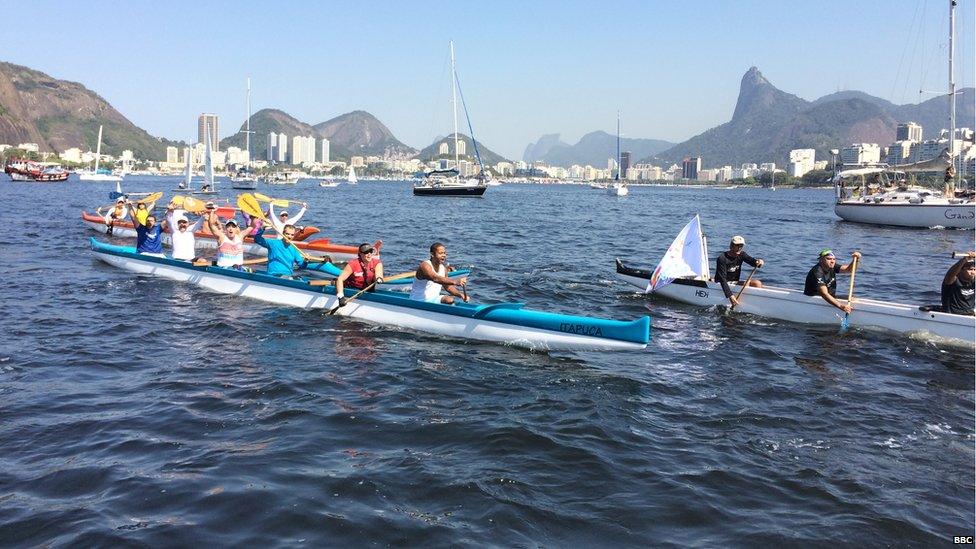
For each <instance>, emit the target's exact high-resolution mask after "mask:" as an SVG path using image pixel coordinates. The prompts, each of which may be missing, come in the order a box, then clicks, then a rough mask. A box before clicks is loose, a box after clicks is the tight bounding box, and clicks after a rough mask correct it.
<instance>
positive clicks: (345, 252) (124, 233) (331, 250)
mask: <svg viewBox="0 0 976 549" xmlns="http://www.w3.org/2000/svg"><path fill="white" fill-rule="evenodd" d="M234 213H235V212H234V210H233V208H224V207H221V208H217V215H218V216H220V217H222V218H226V217H229V216H233V215H234ZM81 218H82V221H83V222H84V224H85V226H86V227H88V228H89V229H91V230H93V231H97V232H99V233H103V234H104V233H105V232H106V231H107V230H108V228H107V227H106V226H105V219H104V218H102V217H101V216H98V215H96V214H90V213H87V212H82V214H81ZM194 234H195V235H196V247H197V248H198V249H211V250H215V249H217V239H216V238H214V236H213V235H212V234H210V233H208V232H203V231H197V232H196V233H194ZM112 236H115V237H118V238H135V236H136V231H135V229H134V228H133V227H132V223H131V222H129V221H121V222H116V223H115V226H114V228H113V230H112ZM265 237H266V238H276V237H275V236H273V235H268V234H265ZM162 238H163V245H164V246H171V245H172V244H171V242H170V234H169V233H163V235H162ZM377 244H378V245H377V246H376V247H377V248H381V247H382V243H379V242H377ZM295 246H296V247H298V249H300V250H301V251H303V252H305V253H307V254H308V255H311V256H315V257H321V256H325V255H327V256H329V257H331V258H332V260H333V261H349V260H350V259H354V258H356V257H358V252H359V249H358V248H357V247H356V246H345V245H342V244H332V243H331V241H330V240H329V239H328V238H318V239H315V240H310V241H308V242H301V241H296V242H295ZM244 253H246V254H251V255H259V256H263V255H268V250H266V249H265V248H263V247H261V246H258V245H257V244H255V243H254V239H253V238H251V237H247V238H245V239H244Z"/></svg>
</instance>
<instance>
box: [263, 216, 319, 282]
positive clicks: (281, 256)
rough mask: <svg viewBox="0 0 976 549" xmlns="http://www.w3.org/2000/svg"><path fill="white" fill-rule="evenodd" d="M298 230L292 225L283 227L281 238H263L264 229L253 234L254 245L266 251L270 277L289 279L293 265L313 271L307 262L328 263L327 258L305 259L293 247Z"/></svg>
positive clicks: (292, 273) (293, 270) (293, 269)
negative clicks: (293, 240)
mask: <svg viewBox="0 0 976 549" xmlns="http://www.w3.org/2000/svg"><path fill="white" fill-rule="evenodd" d="M296 232H298V229H296V228H295V226H294V225H285V226H284V227H282V228H281V233H280V234H281V238H265V237H264V227H261V228H260V229H258V231H257V232H256V233H254V243H255V244H257V245H258V246H261V247H263V248H265V249H267V250H268V270H267V274H269V275H271V276H280V277H287V278H291V277H293V276H294V275H295V265H296V264H297V265H298V268H299V269H309V268H312V269H315V267H309V264H308V263H309V261H315V262H318V263H327V262H329V258H328V257H307V256H304V255H302V252H301V251H300V250H299V249H298V248H297V247H296V246H295V243H294V242H292V239H293V238H294V237H295V233H296Z"/></svg>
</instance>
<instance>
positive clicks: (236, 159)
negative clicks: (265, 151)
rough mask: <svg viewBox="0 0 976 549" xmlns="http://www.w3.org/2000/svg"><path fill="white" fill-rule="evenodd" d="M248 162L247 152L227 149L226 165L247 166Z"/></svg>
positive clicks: (235, 148) (236, 148)
mask: <svg viewBox="0 0 976 549" xmlns="http://www.w3.org/2000/svg"><path fill="white" fill-rule="evenodd" d="M249 161H250V155H249V154H247V151H245V150H243V149H241V148H240V147H227V163H228V164H233V165H235V166H239V165H242V164H247V163H248V162H249Z"/></svg>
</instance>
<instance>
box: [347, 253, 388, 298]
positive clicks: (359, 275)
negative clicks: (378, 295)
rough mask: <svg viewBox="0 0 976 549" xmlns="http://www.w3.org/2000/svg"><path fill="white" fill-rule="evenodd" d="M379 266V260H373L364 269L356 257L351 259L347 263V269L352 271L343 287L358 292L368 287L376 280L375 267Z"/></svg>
mask: <svg viewBox="0 0 976 549" xmlns="http://www.w3.org/2000/svg"><path fill="white" fill-rule="evenodd" d="M379 264H380V260H379V259H376V258H373V259H370V260H369V263H367V264H366V265H365V267H364V266H363V262H362V261H360V259H359V258H358V257H357V258H356V259H353V260H352V261H350V262H349V268H351V269H352V274H351V275H349V278H347V279H346V281H345V286H349V287H350V288H356V289H358V290H362V289H363V288H365V287H366V286H369V285H370V284H372V283H373V282H374V281H375V280H376V266H377V265H379Z"/></svg>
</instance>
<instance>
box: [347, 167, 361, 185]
mask: <svg viewBox="0 0 976 549" xmlns="http://www.w3.org/2000/svg"><path fill="white" fill-rule="evenodd" d="M347 181H349V182H350V183H356V182H358V181H359V178H358V177H356V170H355V169H354V168H353V167H352V166H349V177H348V178H347Z"/></svg>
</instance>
